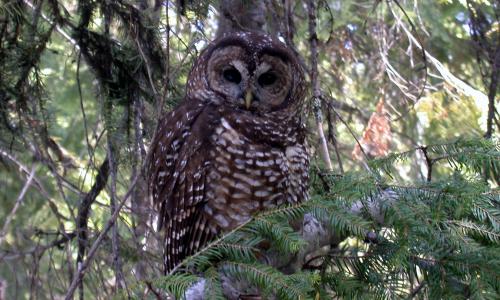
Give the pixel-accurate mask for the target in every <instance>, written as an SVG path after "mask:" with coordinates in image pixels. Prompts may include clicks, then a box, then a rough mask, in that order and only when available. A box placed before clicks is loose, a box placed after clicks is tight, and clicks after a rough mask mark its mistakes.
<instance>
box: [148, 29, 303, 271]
mask: <svg viewBox="0 0 500 300" xmlns="http://www.w3.org/2000/svg"><path fill="white" fill-rule="evenodd" d="M227 45H230V47H237V48H238V49H246V50H245V51H246V52H245V51H242V50H239V52H238V51H229V53H228V55H240V56H238V57H234V58H233V63H232V66H233V67H234V66H236V67H237V68H238V70H240V71H241V72H242V76H243V77H245V78H247V77H248V78H251V77H252V76H254V75H253V74H254V71H255V70H253V69H246V68H249V66H251V65H255V66H254V68H256V69H257V70H263V71H267V70H268V69H270V68H272V67H273V66H274V65H286V66H287V67H286V68H285V69H286V70H288V71H289V73H288V74H280V75H282V76H287V78H288V79H287V80H290V84H289V85H287V86H288V87H289V90H288V89H287V90H285V91H283V93H281V94H282V95H287V96H286V98H285V99H284V100H283V102H282V103H281V104H276V105H274V104H273V105H274V106H272V105H271V106H265V105H264V104H263V105H264V106H262V107H263V108H261V107H260V106H257V110H255V111H253V110H246V109H242V108H241V107H238V106H237V105H236V104H235V102H232V101H233V100H232V99H231V98H230V97H229V96H228V95H229V94H228V95H221V91H224V90H213V89H212V85H211V84H210V83H209V81H210V76H211V75H213V74H215V73H210V72H212V71H211V70H209V64H210V61H211V60H212V59H213V57H212V54H213V53H215V51H218V49H219V47H220V48H221V49H223V47H226V46H227ZM227 47H229V46H227ZM268 49H272V52H270V53H271V54H269V50H268ZM266 51H267V52H266ZM226 52H228V51H226ZM226 52H224V51H221V52H220V53H226ZM238 53H239V54H238ZM278 54H279V55H278ZM273 55H274V56H273ZM264 57H265V59H267V60H266V61H265V62H263V63H262V64H261V66H260V67H258V66H257V65H258V63H259V60H260V59H264ZM218 59H219V60H220V61H222V62H224V61H225V59H226V58H225V57H219V58H218ZM269 60H271V61H269ZM272 60H274V62H273V61H272ZM222 67H224V66H222ZM214 68H218V66H217V65H215V66H214ZM285 69H284V70H285ZM252 78H253V77H252ZM249 80H250V79H249ZM304 93H305V85H304V76H303V71H302V69H301V68H300V66H299V64H298V61H297V60H296V58H295V56H294V54H293V51H290V50H289V49H287V48H286V46H285V45H284V44H283V43H281V42H279V41H277V40H274V39H272V38H270V37H268V36H265V35H261V34H258V33H236V34H233V35H229V36H225V37H223V38H222V39H221V40H219V41H216V42H214V43H212V44H210V45H209V46H208V48H207V49H206V50H204V51H203V52H202V53H201V55H200V57H199V58H198V60H197V61H196V63H195V66H194V67H193V69H192V71H191V73H190V75H189V78H188V84H187V91H186V97H185V100H184V101H183V102H182V103H181V104H180V105H179V106H178V107H177V108H176V109H174V110H173V111H172V112H170V113H168V114H166V115H165V116H164V117H163V119H162V121H161V122H160V123H159V127H158V129H157V133H156V135H155V138H154V140H153V142H152V145H151V151H152V154H151V160H150V162H151V163H150V170H149V188H150V190H151V194H152V196H153V200H154V203H155V205H156V207H157V208H158V225H159V228H160V229H162V230H163V231H164V234H165V240H164V256H165V257H164V262H165V271H169V270H172V269H173V268H174V267H175V266H176V265H177V264H178V263H179V262H180V261H181V260H182V259H183V258H185V257H186V256H189V255H191V254H193V253H195V252H196V251H197V250H199V249H200V247H203V246H204V245H206V243H208V242H209V241H210V240H211V239H213V238H215V237H216V236H217V235H219V234H221V233H223V232H226V231H228V230H231V229H233V228H235V227H237V226H238V225H240V224H242V223H243V222H246V221H247V220H249V219H250V218H251V216H252V215H254V214H256V213H258V212H259V211H262V210H264V209H270V208H273V207H276V206H278V205H282V204H285V203H289V204H292V203H296V202H300V201H306V200H307V199H308V195H307V182H308V167H309V156H308V152H307V147H306V144H305V129H304V126H303V124H302V122H301V119H302V117H301V116H302V113H301V109H302V106H303V103H304V95H305V94H304ZM281 94H280V95H281ZM263 100H265V101H263ZM272 100H273V99H262V98H261V99H260V101H262V103H273V102H272ZM266 101H267V102H266ZM257 105H259V104H258V103H257Z"/></svg>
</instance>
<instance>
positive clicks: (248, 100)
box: [245, 90, 253, 109]
mask: <svg viewBox="0 0 500 300" xmlns="http://www.w3.org/2000/svg"><path fill="white" fill-rule="evenodd" d="M252 100H253V94H252V91H250V90H248V91H246V93H245V107H246V108H247V109H250V106H252Z"/></svg>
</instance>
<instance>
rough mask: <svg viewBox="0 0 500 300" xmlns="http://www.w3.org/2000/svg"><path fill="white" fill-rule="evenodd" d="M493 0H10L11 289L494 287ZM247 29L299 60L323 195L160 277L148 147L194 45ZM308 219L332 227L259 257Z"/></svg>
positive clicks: (5, 19)
mask: <svg viewBox="0 0 500 300" xmlns="http://www.w3.org/2000/svg"><path fill="white" fill-rule="evenodd" d="M499 6H500V5H499V3H498V2H497V1H489V0H476V1H472V0H429V1H427V0H421V1H417V0H400V1H394V0H393V1H390V0H387V1H382V0H370V1H354V0H352V1H351V0H343V1H337V0H309V1H293V0H283V1H278V0H266V1H224V0H221V1H194V0H193V1H182V0H179V1H146V0H142V1H140V0H138V1H130V0H119V1H100V0H80V1H57V0H37V1H35V0H17V1H8V0H2V2H1V4H0V188H1V191H0V299H2V300H3V299H62V298H66V299H72V298H73V297H76V296H78V297H79V298H80V299H84V298H87V299H111V298H113V297H115V298H116V299H122V298H135V299H144V298H151V299H156V298H158V299H162V298H163V297H165V295H166V293H170V294H176V295H178V296H179V297H181V296H182V295H184V292H185V291H186V289H188V288H189V287H190V286H191V285H192V284H193V283H195V282H199V280H200V278H204V288H203V289H202V290H203V291H204V293H206V294H205V297H206V298H207V299H216V298H222V299H223V297H224V296H223V295H226V296H225V297H227V294H228V293H229V292H228V291H227V288H225V287H224V284H221V282H223V281H224V278H226V277H230V278H240V279H241V280H242V281H244V282H247V283H248V284H249V285H252V286H257V287H260V290H261V292H262V293H268V294H275V295H277V296H278V297H279V298H285V299H288V298H289V299H298V298H299V297H301V299H328V298H331V297H340V298H348V299H349V298H355V297H358V298H363V297H365V298H366V297H369V298H381V299H386V298H408V299H411V298H419V299H420V298H421V299H438V298H447V299H451V298H457V299H465V298H491V299H498V298H497V297H498V295H499V290H500V284H499V275H498V274H500V247H499V240H500V207H499V205H500V204H499V201H500V197H499V193H498V182H499V178H500V175H499V173H500V162H499V161H500V159H499V158H500V152H499V151H500V146H499V143H498V131H499V128H500V123H499V122H500V115H499V112H498V92H497V91H498V83H499V70H500V28H499V26H500V21H499V16H500V7H499ZM221 20H222V21H221ZM220 22H222V23H220ZM235 29H258V30H263V31H266V32H268V33H269V34H272V35H274V36H279V37H280V39H281V40H282V41H283V42H284V43H286V44H287V45H288V46H289V47H290V48H291V49H293V51H294V52H296V53H297V54H298V55H299V56H300V58H301V59H300V60H301V64H302V66H303V68H304V70H305V72H306V73H307V74H308V80H309V82H310V90H309V93H308V100H309V101H308V107H307V112H306V113H307V115H308V120H309V122H308V128H309V131H310V135H309V137H308V139H309V142H310V145H311V152H312V154H313V157H312V165H311V171H310V172H311V178H312V183H311V195H312V201H311V202H310V203H308V204H304V205H299V206H297V207H290V208H286V209H282V210H278V211H274V212H270V213H268V214H266V215H264V216H260V217H256V218H255V219H254V220H253V221H252V222H250V223H249V224H246V225H247V228H246V230H245V228H241V232H235V233H232V234H231V235H228V236H222V237H221V238H220V240H219V241H218V242H217V243H214V244H213V245H212V247H211V248H210V249H206V251H205V253H202V254H200V255H199V256H197V257H196V258H195V259H192V260H188V261H187V262H186V263H185V265H184V267H185V268H181V269H180V271H179V272H178V273H176V274H172V275H170V276H162V273H161V265H162V263H161V253H162V252H161V249H159V248H158V246H157V241H158V240H159V239H160V236H159V233H158V232H156V231H155V230H154V216H155V215H154V213H155V211H154V209H153V207H152V206H151V204H150V200H149V197H148V193H147V187H146V181H145V169H144V166H145V162H146V161H147V154H148V145H149V143H150V141H151V138H152V136H153V134H154V130H155V128H156V124H157V122H158V119H159V117H160V116H161V115H162V114H164V113H165V112H166V111H169V110H171V109H172V108H173V107H175V105H176V104H177V103H178V102H179V101H181V100H182V97H183V95H184V86H185V84H186V79H187V74H188V72H189V70H190V67H191V65H192V63H193V60H194V59H196V57H197V56H198V54H199V52H200V50H202V49H203V47H204V46H206V45H207V43H208V42H210V41H211V40H213V39H214V38H215V37H216V36H218V35H221V34H223V33H224V32H227V31H230V30H235ZM324 150H327V151H326V152H324ZM387 199H390V200H387ZM305 216H312V217H313V218H314V220H316V221H317V220H319V223H322V224H323V225H320V227H321V230H324V231H325V232H327V234H323V235H321V234H320V235H319V237H318V236H316V237H315V238H316V239H315V242H317V241H318V240H320V243H319V244H317V245H316V247H312V248H311V247H309V248H311V249H309V248H308V249H309V250H311V251H310V253H303V257H302V258H304V260H303V261H301V262H300V264H299V266H298V267H297V268H296V269H294V270H293V272H283V270H282V269H280V268H279V267H277V266H276V265H273V264H270V265H266V264H264V263H263V262H262V261H259V259H258V255H255V253H257V252H259V251H261V250H259V249H257V248H258V247H257V244H258V242H261V241H262V240H270V241H271V242H272V243H273V244H275V245H277V246H276V249H273V251H276V252H278V253H284V254H287V255H289V256H296V255H297V253H299V252H300V251H299V250H300V249H301V248H303V247H304V245H305V244H308V243H309V244H311V241H310V240H308V238H309V237H308V236H307V235H305V234H304V230H303V229H301V231H300V232H295V231H294V230H293V229H292V228H290V226H289V225H288V223H289V222H288V221H289V220H290V219H293V218H295V219H300V218H303V219H304V220H305V219H306V217H305ZM249 236H251V238H248V237H249ZM325 236H327V238H325ZM245 237H246V238H245ZM306 248H307V247H306ZM319 250H321V251H319ZM318 251H319V252H318ZM285 256H286V255H285ZM306 258H307V259H306ZM285 273H287V274H285ZM233 287H234V286H233ZM291 287H296V288H291ZM245 289H250V290H251V288H245Z"/></svg>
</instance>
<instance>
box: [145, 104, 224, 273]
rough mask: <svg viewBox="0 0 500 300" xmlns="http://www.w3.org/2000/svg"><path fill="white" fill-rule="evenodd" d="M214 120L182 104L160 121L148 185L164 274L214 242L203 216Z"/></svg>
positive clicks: (207, 112) (153, 145)
mask: <svg viewBox="0 0 500 300" xmlns="http://www.w3.org/2000/svg"><path fill="white" fill-rule="evenodd" d="M212 117H213V116H212V113H211V112H210V109H207V108H203V107H197V108H193V107H192V105H191V106H189V104H188V103H186V104H184V105H181V106H179V107H178V108H177V109H175V110H174V111H172V112H171V113H169V114H168V115H167V116H166V117H165V118H164V119H163V121H162V123H161V125H160V127H159V128H158V130H157V135H156V137H155V139H154V141H153V144H152V149H153V150H152V151H153V152H152V156H151V164H150V178H149V187H150V191H151V192H152V195H153V201H154V203H155V206H156V207H157V208H159V215H158V218H159V220H158V226H159V228H160V229H161V228H164V229H165V241H164V242H165V245H164V251H165V252H164V259H165V261H164V263H165V270H166V272H168V271H170V270H171V269H173V268H174V267H175V266H176V265H177V264H178V263H179V262H180V261H181V260H182V259H183V258H185V257H186V256H188V255H191V254H192V253H194V252H195V251H196V250H197V249H198V248H199V247H200V246H201V245H204V244H205V243H206V241H208V240H209V239H211V238H213V233H212V232H211V231H210V230H209V226H207V223H206V222H207V220H206V219H205V217H204V215H203V206H204V204H205V202H206V195H205V194H206V193H205V191H206V186H207V172H208V169H209V166H210V161H209V151H207V150H208V149H209V147H210V141H209V137H210V136H211V134H212V131H213V125H212V124H211V123H212V121H211V120H213V119H214V118H212Z"/></svg>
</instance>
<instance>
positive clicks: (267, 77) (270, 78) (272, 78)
mask: <svg viewBox="0 0 500 300" xmlns="http://www.w3.org/2000/svg"><path fill="white" fill-rule="evenodd" d="M276 79H277V77H276V75H274V74H273V73H270V72H267V73H264V74H262V75H260V77H259V79H258V80H257V81H258V82H259V84H260V85H261V86H266V85H271V84H273V83H274V82H276Z"/></svg>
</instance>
